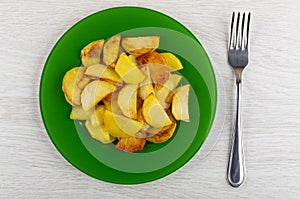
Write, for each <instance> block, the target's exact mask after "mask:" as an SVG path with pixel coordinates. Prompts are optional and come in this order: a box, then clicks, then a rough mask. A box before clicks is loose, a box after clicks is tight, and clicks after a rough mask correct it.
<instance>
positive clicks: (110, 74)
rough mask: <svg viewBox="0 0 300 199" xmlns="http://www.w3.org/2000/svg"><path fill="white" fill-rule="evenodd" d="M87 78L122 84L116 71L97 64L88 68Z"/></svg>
mask: <svg viewBox="0 0 300 199" xmlns="http://www.w3.org/2000/svg"><path fill="white" fill-rule="evenodd" d="M84 75H85V77H88V78H90V79H100V80H102V81H106V82H109V83H112V84H114V85H120V84H122V82H121V80H120V77H119V75H118V74H117V73H116V71H115V70H114V69H112V68H110V67H108V66H105V65H102V64H95V65H92V66H90V67H88V68H87V69H86V71H85V73H84Z"/></svg>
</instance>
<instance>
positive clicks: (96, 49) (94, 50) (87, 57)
mask: <svg viewBox="0 0 300 199" xmlns="http://www.w3.org/2000/svg"><path fill="white" fill-rule="evenodd" d="M103 44H104V40H103V39H100V40H97V41H93V42H91V43H89V44H88V45H87V46H85V47H84V48H83V49H82V50H81V52H80V58H81V62H82V64H83V65H84V66H86V67H89V66H92V65H94V64H100V61H101V60H100V56H101V52H102V48H103Z"/></svg>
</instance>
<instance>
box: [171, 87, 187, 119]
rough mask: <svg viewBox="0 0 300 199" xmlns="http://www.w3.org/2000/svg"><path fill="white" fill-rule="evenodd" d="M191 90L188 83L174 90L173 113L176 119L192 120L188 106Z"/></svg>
mask: <svg viewBox="0 0 300 199" xmlns="http://www.w3.org/2000/svg"><path fill="white" fill-rule="evenodd" d="M189 90H190V85H189V84H187V85H184V86H181V87H179V88H177V89H176V90H175V92H174V96H173V100H172V114H173V116H174V117H175V119H176V120H183V121H185V122H190V116H189V107H188V99H189Z"/></svg>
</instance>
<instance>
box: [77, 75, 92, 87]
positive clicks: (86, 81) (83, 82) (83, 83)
mask: <svg viewBox="0 0 300 199" xmlns="http://www.w3.org/2000/svg"><path fill="white" fill-rule="evenodd" d="M90 82H91V79H90V78H87V77H84V76H83V77H82V78H81V80H80V81H79V82H78V83H77V86H78V88H80V89H82V90H83V89H84V87H85V86H86V85H88V84H89V83H90Z"/></svg>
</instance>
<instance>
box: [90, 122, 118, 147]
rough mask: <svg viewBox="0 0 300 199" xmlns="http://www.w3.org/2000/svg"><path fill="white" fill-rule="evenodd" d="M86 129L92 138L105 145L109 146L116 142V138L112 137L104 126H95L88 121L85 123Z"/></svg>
mask: <svg viewBox="0 0 300 199" xmlns="http://www.w3.org/2000/svg"><path fill="white" fill-rule="evenodd" d="M85 127H86V129H87V130H88V132H89V134H90V135H91V137H92V138H94V139H96V140H98V141H100V142H102V143H103V144H108V143H111V142H113V141H114V140H115V138H114V137H112V136H110V135H109V133H108V131H107V130H106V129H105V128H104V127H103V126H102V125H99V124H95V125H93V124H92V123H91V121H90V120H87V121H86V122H85Z"/></svg>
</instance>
